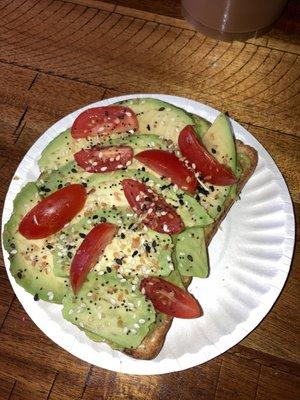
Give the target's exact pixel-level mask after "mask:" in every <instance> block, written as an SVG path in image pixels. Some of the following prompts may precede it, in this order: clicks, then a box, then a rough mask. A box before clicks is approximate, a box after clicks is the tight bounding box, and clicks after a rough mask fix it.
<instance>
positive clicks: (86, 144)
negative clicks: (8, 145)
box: [38, 129, 129, 173]
mask: <svg viewBox="0 0 300 400" xmlns="http://www.w3.org/2000/svg"><path fill="white" fill-rule="evenodd" d="M127 136H129V133H126V134H115V135H112V134H111V135H109V136H108V138H107V139H105V138H101V137H99V136H93V137H88V138H80V139H74V138H73V137H72V135H71V130H70V129H67V130H66V131H64V132H62V133H60V134H59V135H58V136H56V137H55V138H54V139H53V140H52V141H51V142H50V143H49V144H48V145H47V146H46V147H45V149H44V150H43V151H42V154H41V157H40V159H39V161H38V164H39V167H40V170H41V172H47V173H49V172H50V171H52V170H56V169H57V168H60V167H62V166H63V165H65V164H67V163H69V162H70V161H73V160H74V154H75V153H77V152H78V151H80V150H82V149H88V148H91V147H93V146H95V145H100V146H109V140H112V141H113V140H119V141H120V143H121V142H122V141H123V142H126V139H125V138H126V137H127ZM108 139H109V140H108Z"/></svg>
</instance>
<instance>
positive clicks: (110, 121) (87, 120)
mask: <svg viewBox="0 0 300 400" xmlns="http://www.w3.org/2000/svg"><path fill="white" fill-rule="evenodd" d="M138 127H139V124H138V120H137V117H136V115H135V113H134V112H133V111H132V110H131V109H130V108H128V107H122V106H106V107H95V108H89V109H87V110H85V111H83V112H82V113H81V114H79V115H78V117H77V118H76V119H75V121H74V123H73V125H72V129H71V134H72V137H73V138H74V139H79V138H85V137H88V136H97V135H99V136H104V137H105V136H108V135H109V134H110V133H123V132H128V131H129V132H130V133H133V132H136V131H137V130H138ZM131 131H132V132H131Z"/></svg>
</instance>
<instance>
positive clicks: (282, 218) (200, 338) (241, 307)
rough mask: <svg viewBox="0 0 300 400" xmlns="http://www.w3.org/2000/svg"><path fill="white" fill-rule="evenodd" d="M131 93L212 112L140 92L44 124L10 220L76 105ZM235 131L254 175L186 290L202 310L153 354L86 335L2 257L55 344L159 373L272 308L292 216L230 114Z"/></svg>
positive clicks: (273, 174) (210, 351)
mask: <svg viewBox="0 0 300 400" xmlns="http://www.w3.org/2000/svg"><path fill="white" fill-rule="evenodd" d="M134 97H155V98H159V99H161V100H164V101H167V102H169V103H172V104H175V105H177V106H179V107H182V108H184V109H185V110H187V111H188V112H193V113H195V114H198V115H200V116H202V117H204V118H206V119H207V120H209V121H213V120H214V119H215V117H216V116H217V115H218V111H217V110H214V109H213V108H210V107H208V106H205V105H203V104H200V103H198V102H195V101H192V100H189V99H185V98H181V97H175V96H166V95H157V94H143V95H131V96H121V97H115V98H112V99H108V100H103V101H99V102H97V103H94V104H90V105H88V106H86V107H83V108H82V109H80V110H77V111H75V112H74V113H72V114H69V115H68V116H66V117H65V118H63V119H61V120H60V121H58V122H57V123H56V124H54V125H53V126H52V127H51V128H49V129H48V130H47V131H46V132H45V133H44V134H43V135H42V136H41V137H40V138H39V139H38V140H37V141H36V142H35V143H34V145H33V146H32V147H31V149H30V150H29V151H28V153H27V154H26V155H25V157H24V159H23V160H22V162H21V163H20V165H19V167H18V169H17V171H16V173H15V176H18V177H19V178H20V179H18V180H16V179H12V182H11V184H10V187H9V190H8V193H7V196H6V200H5V205H4V211H3V221H2V228H3V225H4V223H5V222H6V221H7V220H8V219H9V216H10V214H11V212H12V208H13V199H14V197H15V196H16V194H17V193H18V192H19V191H20V188H21V187H22V186H23V185H24V184H25V183H26V182H28V181H31V180H36V178H37V177H38V175H39V169H38V166H37V160H38V158H39V157H40V154H41V151H42V150H43V149H44V147H45V146H46V145H47V144H48V143H49V142H50V140H51V139H53V138H54V137H55V136H56V135H57V134H58V133H60V132H61V131H63V130H65V129H66V128H68V127H70V126H71V125H72V123H73V121H74V119H75V118H76V117H77V115H78V114H80V112H82V111H83V110H84V109H86V108H89V107H91V106H103V105H108V104H111V103H114V102H117V101H120V100H124V99H129V98H134ZM231 122H232V125H233V130H234V134H235V136H236V138H238V139H241V140H242V141H244V142H245V143H247V144H249V145H251V146H253V147H254V148H255V149H256V150H257V151H258V154H259V162H258V166H257V168H256V171H255V173H254V175H253V176H252V177H251V179H250V180H249V182H248V183H247V185H246V187H245V188H244V189H243V191H242V195H241V200H240V201H237V202H236V204H235V205H234V206H233V207H232V209H231V210H230V212H229V214H228V215H227V217H226V219H225V221H224V222H223V223H222V225H221V229H220V230H219V231H218V233H217V234H216V236H215V237H214V239H213V241H212V243H211V245H210V247H209V257H210V266H211V273H210V276H209V278H208V279H197V278H194V279H193V282H192V284H191V286H190V290H191V292H192V293H193V294H194V296H195V297H196V298H198V299H199V301H200V303H201V305H202V307H203V310H204V316H203V317H202V318H199V319H196V320H182V319H175V320H174V322H173V324H172V327H171V329H170V331H169V333H168V334H167V337H166V341H165V344H164V346H163V349H162V351H161V352H160V354H159V355H158V357H156V358H155V359H154V360H150V361H145V360H135V359H133V358H130V357H128V356H126V355H124V354H122V353H120V352H118V351H114V350H111V349H110V347H108V346H107V345H106V344H98V343H94V342H92V341H91V340H89V339H88V338H87V337H86V336H85V335H84V334H83V333H82V332H81V331H80V330H79V329H78V328H76V327H75V326H73V325H72V324H70V323H69V322H67V321H65V320H64V319H63V318H62V316H61V308H62V307H61V306H59V305H53V304H50V303H46V302H43V301H39V302H35V301H33V297H32V296H31V295H29V294H28V293H26V292H25V290H24V289H23V288H21V287H20V286H18V285H17V284H16V283H15V281H14V279H13V278H12V276H11V274H10V272H9V261H8V257H7V253H6V251H4V249H3V253H4V261H5V266H6V269H7V273H8V276H9V279H10V282H11V285H12V287H13V289H14V291H15V293H16V295H17V297H18V299H19V301H20V302H21V304H22V305H23V307H24V309H25V310H26V312H27V313H28V315H29V316H30V318H31V319H32V320H33V321H34V322H35V324H36V325H37V326H38V327H39V328H40V329H41V330H42V331H43V332H44V333H45V334H46V335H47V336H48V337H49V338H50V339H52V340H53V341H54V342H55V343H57V344H58V345H59V346H61V347H62V348H64V349H65V350H67V351H69V352H70V353H72V354H73V355H74V356H76V357H78V358H80V359H82V360H84V361H87V362H89V363H91V364H94V365H96V366H99V367H102V368H106V369H109V370H113V371H117V372H123V373H130V374H141V375H148V374H163V373H167V372H174V371H180V370H183V369H186V368H190V367H193V366H195V365H198V364H201V363H204V362H206V361H208V360H210V359H212V358H213V357H216V356H218V355H219V354H221V353H223V352H225V351H226V350H228V349H229V348H230V347H232V346H234V345H235V344H237V343H238V342H239V341H240V340H242V339H243V338H244V337H245V336H247V335H248V334H249V333H250V332H251V331H252V330H253V329H254V328H255V327H256V326H257V324H259V322H260V321H261V320H262V319H263V318H264V317H265V316H266V314H267V313H268V312H269V310H270V309H271V307H272V305H273V304H274V302H275V300H276V299H277V297H278V295H279V293H280V291H281V290H282V288H283V285H284V283H285V280H286V278H287V275H288V272H289V268H290V264H291V258H292V254H293V247H294V236H295V227H294V215H293V208H292V204H291V199H290V195H289V192H288V189H287V186H286V184H285V182H284V179H283V177H282V175H281V174H280V172H279V170H278V168H277V166H276V164H275V163H274V161H273V160H272V158H271V157H270V155H269V154H268V153H267V151H266V150H265V149H264V148H263V146H262V145H261V144H260V143H259V142H258V141H257V140H256V139H255V138H254V137H253V136H252V135H251V134H250V133H249V132H247V131H246V130H245V129H244V128H243V127H242V126H241V125H239V124H238V123H236V122H234V121H231Z"/></svg>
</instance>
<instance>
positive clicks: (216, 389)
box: [214, 358, 223, 399]
mask: <svg viewBox="0 0 300 400" xmlns="http://www.w3.org/2000/svg"><path fill="white" fill-rule="evenodd" d="M222 365H223V358H221V362H220V368H219V373H218V379H217V383H216V387H215V391H214V399H216V396H217V391H218V388H219V382H220V377H221V369H222Z"/></svg>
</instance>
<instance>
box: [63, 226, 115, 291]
mask: <svg viewBox="0 0 300 400" xmlns="http://www.w3.org/2000/svg"><path fill="white" fill-rule="evenodd" d="M117 232H118V227H117V225H114V224H110V223H109V222H103V223H101V224H98V225H96V226H95V227H94V228H93V229H92V230H91V231H90V232H89V233H88V234H87V236H86V237H85V238H84V240H83V242H82V243H81V245H80V246H79V248H78V250H77V251H76V254H75V256H74V258H73V260H72V264H71V270H70V279H71V284H72V288H73V291H74V293H78V291H79V290H80V288H81V286H82V284H83V283H84V281H85V279H86V276H87V274H88V273H89V271H90V270H91V269H92V268H93V267H94V266H95V264H96V263H97V261H98V260H99V258H100V257H101V255H102V254H103V252H104V249H105V247H106V246H107V245H108V244H109V243H110V242H111V241H112V240H113V238H114V236H115V235H116V233H117Z"/></svg>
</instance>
